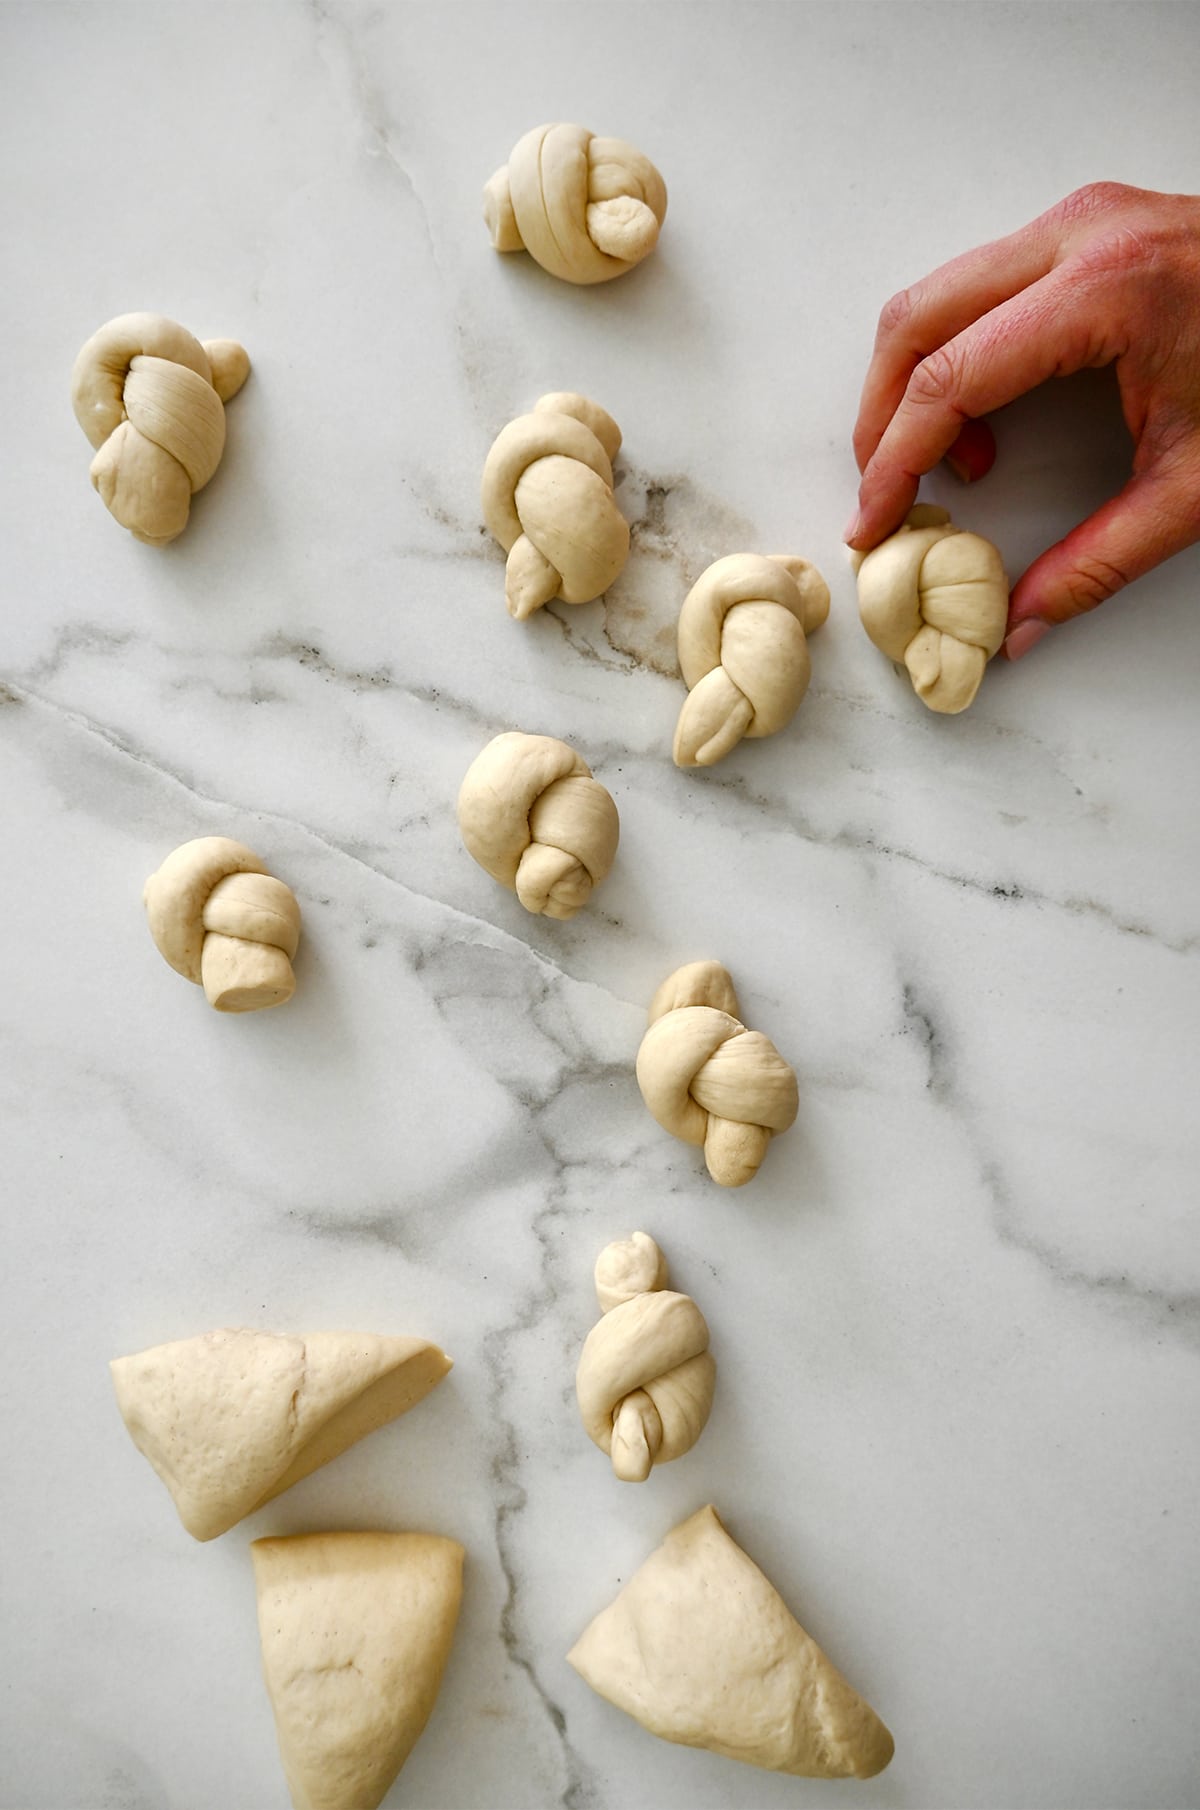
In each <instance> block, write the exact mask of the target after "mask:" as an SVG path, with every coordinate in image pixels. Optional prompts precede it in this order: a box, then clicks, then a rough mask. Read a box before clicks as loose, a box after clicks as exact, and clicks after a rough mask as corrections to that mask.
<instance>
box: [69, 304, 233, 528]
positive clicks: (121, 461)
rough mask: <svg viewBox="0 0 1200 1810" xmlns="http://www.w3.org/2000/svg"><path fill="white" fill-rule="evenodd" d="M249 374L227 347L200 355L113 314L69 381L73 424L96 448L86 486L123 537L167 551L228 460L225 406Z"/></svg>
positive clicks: (214, 342) (138, 320)
mask: <svg viewBox="0 0 1200 1810" xmlns="http://www.w3.org/2000/svg"><path fill="white" fill-rule="evenodd" d="M249 373H250V360H249V359H248V358H247V356H246V353H245V351H244V350H243V348H242V347H241V346H239V345H237V344H236V343H235V341H233V340H231V339H210V340H206V341H205V342H204V344H203V345H201V343H200V341H199V340H198V339H193V338H192V336H191V334H190V333H189V332H188V331H187V329H186V327H181V326H179V325H178V324H177V323H176V322H175V321H171V320H167V318H166V316H165V315H162V314H120V315H118V316H117V318H116V320H111V321H109V323H108V325H107V326H105V327H101V329H100V331H99V332H98V333H93V335H92V337H91V339H89V340H88V342H87V344H86V345H85V346H84V348H83V350H82V351H81V352H80V354H79V356H78V358H77V359H76V360H75V368H74V370H73V371H72V373H71V401H72V403H73V404H74V408H75V419H76V420H77V421H78V423H79V425H80V427H81V428H82V429H83V431H84V433H85V434H86V435H87V437H88V439H89V440H90V441H91V443H92V445H93V446H94V447H96V448H97V452H96V457H95V458H94V459H93V460H92V468H91V477H92V483H93V484H94V485H95V487H96V489H97V490H98V491H99V492H100V495H101V497H102V498H103V500H104V503H105V506H106V507H107V508H108V509H109V510H110V511H111V513H112V514H113V515H115V516H116V518H117V520H118V521H119V522H120V524H121V526H122V527H123V528H128V529H129V532H130V533H131V534H132V535H133V536H134V537H135V538H136V539H137V540H141V541H147V542H149V544H150V545H151V546H157V547H161V546H165V545H166V543H167V542H168V541H172V540H174V539H175V537H176V535H177V534H181V533H182V532H183V530H184V528H185V527H186V526H187V519H188V511H189V509H190V508H191V502H192V493H193V491H196V490H203V488H204V486H205V485H206V484H207V483H208V480H209V479H210V478H211V477H212V475H213V473H214V471H215V470H216V469H217V466H218V465H219V464H220V462H221V454H222V452H223V451H224V450H225V407H224V405H225V403H227V402H228V401H229V399H230V397H231V396H236V395H237V393H238V391H239V390H240V389H241V387H242V385H243V384H244V383H245V381H246V378H247V377H248V376H249Z"/></svg>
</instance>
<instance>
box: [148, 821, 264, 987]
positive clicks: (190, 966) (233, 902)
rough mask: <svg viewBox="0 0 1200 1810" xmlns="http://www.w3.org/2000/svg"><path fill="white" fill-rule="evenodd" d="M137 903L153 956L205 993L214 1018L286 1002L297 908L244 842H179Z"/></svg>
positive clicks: (223, 839)
mask: <svg viewBox="0 0 1200 1810" xmlns="http://www.w3.org/2000/svg"><path fill="white" fill-rule="evenodd" d="M142 903H143V904H144V905H145V907H146V915H147V917H148V919H149V921H150V934H151V936H152V937H153V938H154V941H155V943H156V944H157V945H158V952H159V954H160V955H161V956H162V957H163V958H164V960H165V961H168V962H170V964H171V966H172V968H174V970H175V972H176V973H177V974H182V975H183V976H184V978H185V979H187V980H194V981H195V982H196V983H197V985H200V986H203V988H204V992H205V995H206V997H207V999H208V1003H209V1005H210V1006H215V1008H216V1010H217V1011H218V1012H257V1011H259V1010H260V1009H261V1008H262V1007H264V1006H281V1005H283V1004H284V1003H285V1001H286V1000H289V999H290V998H291V997H292V994H293V993H294V992H295V990H296V977H295V975H294V974H293V973H292V957H293V956H294V955H295V953H296V947H297V945H298V943H299V941H300V907H299V905H297V903H296V900H295V897H294V896H293V894H292V892H291V890H290V888H289V887H287V886H285V885H284V883H283V881H282V880H275V879H272V877H271V875H270V874H269V873H268V872H267V870H266V868H265V867H264V866H263V864H262V862H261V861H260V860H259V858H258V856H257V855H256V854H255V853H254V851H253V849H249V848H247V847H246V846H245V844H244V843H241V842H231V841H230V839H229V838H228V836H199V837H197V839H196V840H195V841H194V842H185V843H183V844H182V845H181V846H180V847H179V848H177V849H176V850H175V852H174V853H173V854H170V855H168V856H167V858H166V860H165V861H164V862H163V864H162V866H161V867H160V868H159V870H158V872H157V873H156V874H151V876H150V878H149V879H148V880H147V881H146V885H145V888H144V890H143V892H142Z"/></svg>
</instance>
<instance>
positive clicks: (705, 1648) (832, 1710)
mask: <svg viewBox="0 0 1200 1810" xmlns="http://www.w3.org/2000/svg"><path fill="white" fill-rule="evenodd" d="M567 1658H568V1660H569V1662H570V1664H571V1665H573V1666H574V1667H575V1670H576V1671H577V1672H578V1673H579V1674H580V1676H581V1677H583V1678H585V1679H586V1680H587V1682H588V1684H590V1685H591V1687H592V1689H593V1690H594V1691H597V1692H598V1693H599V1695H600V1696H602V1697H605V1698H607V1700H608V1701H609V1702H610V1703H613V1704H615V1705H616V1706H617V1708H618V1709H623V1710H624V1711H625V1713H626V1714H627V1715H630V1716H632V1717H633V1718H634V1719H635V1721H638V1722H640V1723H641V1725H642V1727H643V1728H646V1729H649V1731H650V1733H651V1734H653V1735H658V1736H659V1737H660V1738H661V1739H662V1740H664V1741H676V1742H679V1743H680V1744H681V1745H683V1746H685V1747H704V1748H707V1749H708V1750H709V1751H710V1752H711V1753H719V1754H723V1755H724V1756H725V1757H726V1758H727V1759H730V1760H742V1761H744V1762H745V1763H746V1764H747V1765H750V1766H762V1767H766V1768H767V1769H768V1770H769V1771H771V1772H787V1773H792V1774H795V1775H796V1776H798V1777H800V1778H816V1779H844V1778H858V1779H869V1778H873V1777H874V1776H875V1774H876V1773H878V1772H882V1771H883V1769H884V1767H885V1766H886V1765H887V1764H888V1762H889V1760H890V1759H891V1757H892V1753H893V1751H894V1743H893V1741H892V1737H891V1735H890V1734H889V1733H888V1730H887V1729H886V1728H885V1727H884V1725H883V1723H882V1722H881V1721H880V1720H879V1717H878V1716H877V1715H876V1714H875V1712H874V1710H873V1709H872V1708H871V1707H870V1705H869V1704H867V1703H865V1702H864V1701H863V1699H862V1698H861V1697H860V1696H859V1695H858V1693H857V1692H856V1691H855V1690H854V1689H853V1688H852V1687H851V1686H850V1685H849V1684H848V1683H847V1682H846V1680H845V1679H844V1678H843V1677H842V1675H841V1673H840V1672H839V1671H838V1670H837V1668H836V1667H835V1666H834V1665H833V1664H831V1662H830V1661H829V1660H828V1659H827V1658H826V1657H825V1655H824V1653H823V1652H822V1651H821V1649H820V1647H819V1646H818V1645H817V1644H816V1642H815V1641H814V1640H812V1639H811V1638H810V1636H809V1635H807V1634H806V1633H805V1631H804V1629H803V1628H802V1627H801V1626H800V1624H799V1622H798V1621H796V1619H795V1617H794V1616H793V1615H792V1614H791V1613H790V1611H789V1610H788V1608H787V1605H786V1604H785V1603H784V1602H783V1599H782V1598H781V1597H780V1596H779V1594H778V1592H777V1591H776V1590H775V1588H774V1587H773V1585H772V1584H771V1583H770V1582H769V1581H768V1580H767V1578H765V1577H764V1576H763V1573H762V1572H761V1571H760V1570H759V1569H758V1566H757V1565H756V1564H755V1563H754V1562H753V1560H752V1559H750V1558H748V1557H747V1556H746V1554H745V1553H744V1552H743V1551H742V1549H741V1547H740V1546H738V1545H737V1544H736V1542H735V1541H734V1540H732V1539H731V1538H730V1536H729V1534H728V1533H727V1532H726V1531H725V1528H724V1527H723V1526H722V1524H721V1521H720V1520H719V1518H718V1516H717V1513H716V1510H715V1509H713V1508H711V1507H709V1508H702V1509H700V1510H699V1511H698V1513H696V1514H694V1515H692V1517H691V1518H690V1520H687V1521H684V1522H683V1523H682V1524H681V1525H680V1526H678V1527H676V1528H675V1529H674V1530H673V1531H672V1532H671V1533H669V1534H668V1535H667V1537H666V1539H665V1540H664V1541H663V1543H662V1545H661V1546H660V1547H659V1548H658V1550H657V1551H656V1552H654V1553H652V1554H651V1555H650V1557H649V1558H648V1559H647V1560H646V1562H645V1564H644V1565H642V1566H641V1568H640V1569H639V1570H638V1571H637V1572H635V1573H634V1575H633V1577H631V1578H630V1580H629V1582H628V1583H627V1584H626V1585H625V1588H624V1589H623V1590H622V1591H621V1593H620V1595H619V1596H618V1597H617V1598H616V1600H615V1601H614V1602H613V1603H612V1604H611V1605H610V1607H609V1608H607V1609H605V1610H603V1611H602V1613H601V1614H599V1615H598V1616H597V1617H596V1619H595V1621H594V1622H592V1624H591V1626H590V1627H589V1628H588V1629H587V1630H586V1632H585V1633H584V1635H583V1636H582V1638H581V1639H580V1640H579V1641H578V1643H577V1644H576V1646H575V1647H574V1648H573V1650H572V1651H571V1652H570V1653H569V1654H568V1655H567Z"/></svg>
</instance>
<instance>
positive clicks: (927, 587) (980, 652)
mask: <svg viewBox="0 0 1200 1810" xmlns="http://www.w3.org/2000/svg"><path fill="white" fill-rule="evenodd" d="M850 563H851V564H852V565H853V567H854V570H855V571H856V572H857V574H858V611H859V615H860V616H861V617H862V621H863V627H864V628H865V629H866V631H867V633H868V635H870V637H871V639H872V641H873V642H874V643H875V645H876V647H879V648H882V649H883V652H884V653H885V654H886V655H887V656H888V658H889V660H896V661H901V660H902V661H903V662H904V664H905V666H907V668H908V676H909V678H910V679H911V680H912V682H913V689H914V690H915V692H916V694H917V696H918V697H919V698H920V699H921V701H922V703H925V704H928V706H929V708H930V710H937V711H940V712H942V713H943V715H946V716H956V715H957V714H958V712H959V711H960V710H965V709H966V708H967V705H968V704H970V703H971V702H972V701H973V700H974V697H975V693H976V692H977V691H978V690H979V683H980V680H981V679H982V678H983V669H984V667H985V666H986V665H987V663H988V661H989V660H990V659H991V657H992V655H993V654H994V653H995V652H996V650H997V648H998V647H999V646H1000V643H1001V642H1002V641H1003V639H1004V629H1005V625H1006V623H1007V621H1008V579H1007V577H1006V575H1005V571H1004V562H1003V561H1002V559H1001V558H1000V555H999V553H998V552H997V550H996V548H995V547H994V546H993V545H992V543H991V541H990V540H984V539H983V537H982V535H979V534H967V533H964V532H963V530H962V529H959V528H956V527H955V526H954V523H953V522H952V521H951V520H950V516H949V512H948V511H947V510H945V509H939V508H938V507H937V505H936V504H934V503H918V504H917V506H916V508H915V509H910V510H909V512H908V515H907V516H906V517H905V520H904V525H903V526H902V527H900V528H897V530H896V532H895V534H893V535H890V536H889V537H888V539H887V540H885V541H883V542H882V543H881V544H880V545H879V546H878V547H875V548H873V549H872V551H871V552H870V553H852V554H851V555H850Z"/></svg>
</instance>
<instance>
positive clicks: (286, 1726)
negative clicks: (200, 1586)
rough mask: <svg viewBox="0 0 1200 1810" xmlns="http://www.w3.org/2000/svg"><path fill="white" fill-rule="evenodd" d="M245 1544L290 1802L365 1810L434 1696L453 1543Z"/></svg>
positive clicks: (455, 1587) (408, 1748)
mask: <svg viewBox="0 0 1200 1810" xmlns="http://www.w3.org/2000/svg"><path fill="white" fill-rule="evenodd" d="M250 1553H251V1556H252V1558H253V1560H254V1576H255V1582H256V1584H257V1587H258V1630H259V1635H260V1637H261V1639H262V1656H263V1675H264V1677H265V1678H266V1681H267V1692H268V1695H269V1696H270V1699H271V1707H272V1709H273V1710H274V1712H275V1730H276V1733H277V1734H278V1736H279V1751H280V1754H281V1756H282V1759H283V1769H284V1771H285V1773H286V1774H287V1782H288V1788H289V1790H290V1791H291V1794H292V1803H293V1804H294V1805H295V1810H375V1807H376V1805H377V1804H379V1803H381V1802H382V1800H383V1798H384V1797H385V1796H386V1795H387V1790H388V1787H389V1785H390V1784H391V1782H392V1780H393V1779H394V1778H395V1776H396V1774H397V1773H398V1772H399V1770H400V1768H401V1767H402V1766H403V1764H404V1762H405V1760H407V1758H408V1756H409V1754H410V1753H411V1752H412V1750H413V1748H414V1747H415V1746H416V1744H417V1740H418V1738H419V1737H420V1734H421V1730H422V1729H423V1728H424V1726H425V1724H426V1722H428V1720H429V1716H430V1712H431V1711H432V1709H433V1706H434V1704H435V1702H436V1701H437V1694H438V1690H439V1688H440V1686H441V1682H442V1673H443V1671H444V1670H445V1668H446V1659H447V1656H448V1655H449V1652H450V1645H451V1642H452V1641H453V1639H454V1627H455V1623H456V1622H457V1621H458V1606H459V1603H460V1602H461V1600H462V1568H463V1556H464V1555H463V1549H462V1547H461V1546H460V1545H459V1544H458V1542H457V1540H445V1539H442V1538H441V1537H440V1535H438V1534H430V1533H312V1534H294V1535H292V1536H291V1537H290V1538H288V1539H281V1540H255V1541H254V1542H253V1544H252V1545H251V1547H250Z"/></svg>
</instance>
